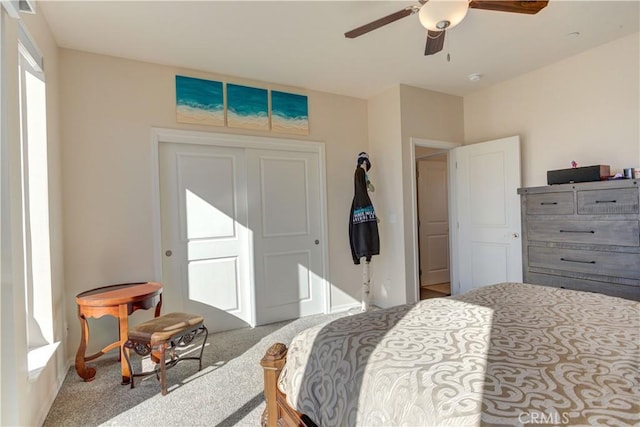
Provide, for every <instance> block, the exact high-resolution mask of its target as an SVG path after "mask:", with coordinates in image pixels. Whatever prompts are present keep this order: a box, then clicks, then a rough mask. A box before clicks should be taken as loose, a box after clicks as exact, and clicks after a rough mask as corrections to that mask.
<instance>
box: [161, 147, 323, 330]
mask: <svg viewBox="0 0 640 427" xmlns="http://www.w3.org/2000/svg"><path fill="white" fill-rule="evenodd" d="M159 162H160V202H161V203H160V204H161V227H162V245H163V251H164V257H163V263H162V267H163V281H164V291H163V292H164V297H163V306H164V307H163V312H169V311H175V310H182V311H189V312H194V313H200V314H203V315H204V316H205V320H206V323H207V327H208V328H209V330H210V331H218V330H228V329H234V328H239V327H244V326H255V325H256V324H265V323H270V322H275V321H279V320H287V319H292V318H297V317H301V316H307V315H311V314H318V313H322V312H323V311H324V301H323V298H322V296H323V290H324V279H323V277H324V264H323V251H324V249H323V248H324V244H325V243H324V242H323V241H322V238H321V234H322V223H323V213H322V211H321V202H320V196H321V184H320V178H319V173H320V162H319V155H318V153H313V152H297V151H282V150H258V149H251V148H240V147H238V148H229V147H221V146H216V145H197V144H183V143H177V144H176V143H160V148H159Z"/></svg>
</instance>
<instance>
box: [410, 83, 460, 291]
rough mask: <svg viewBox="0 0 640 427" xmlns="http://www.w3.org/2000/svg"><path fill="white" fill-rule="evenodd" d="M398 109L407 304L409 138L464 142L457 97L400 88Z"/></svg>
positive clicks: (413, 275)
mask: <svg viewBox="0 0 640 427" xmlns="http://www.w3.org/2000/svg"><path fill="white" fill-rule="evenodd" d="M400 96H401V98H400V99H401V110H402V170H401V173H402V183H403V184H402V185H403V186H402V192H403V194H404V198H403V205H404V206H403V208H404V229H403V231H404V251H405V254H406V256H405V257H404V260H403V262H404V265H405V276H404V278H403V279H404V280H403V283H404V285H405V288H406V295H407V302H410V301H417V300H418V299H419V294H418V277H417V266H416V264H417V253H416V252H417V238H416V230H415V225H416V224H415V218H416V217H415V215H414V214H415V213H414V200H415V197H416V196H415V193H414V191H412V189H413V188H414V187H413V184H414V183H413V182H412V176H414V175H412V174H411V171H412V169H414V168H415V164H414V163H413V162H412V161H411V157H412V156H411V155H412V153H411V150H412V147H411V138H412V137H417V138H422V139H430V140H436V141H445V142H461V141H463V140H464V121H463V120H464V115H463V100H462V98H461V97H459V96H454V95H448V94H444V93H440V92H433V91H430V90H426V89H419V88H415V87H411V86H405V85H401V86H400Z"/></svg>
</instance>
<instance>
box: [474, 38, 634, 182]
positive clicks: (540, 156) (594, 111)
mask: <svg viewBox="0 0 640 427" xmlns="http://www.w3.org/2000/svg"><path fill="white" fill-rule="evenodd" d="M639 40H640V37H639V36H638V33H636V34H633V35H630V36H627V37H624V38H622V39H619V40H617V41H614V42H611V43H608V44H605V45H603V46H600V47H597V48H595V49H592V50H589V51H587V52H584V53H582V54H580V55H577V56H574V57H571V58H568V59H566V60H563V61H561V62H558V63H556V64H553V65H550V66H548V67H545V68H541V69H539V70H536V71H533V72H531V73H528V74H525V75H523V76H520V77H518V78H516V79H513V80H510V81H508V82H505V83H501V84H498V85H495V86H492V87H490V88H488V89H486V90H482V91H479V92H477V93H474V94H472V95H469V96H466V97H465V98H464V117H465V121H464V125H465V141H466V143H475V142H479V141H484V140H491V139H497V138H501V137H505V136H510V135H520V136H521V141H522V174H523V175H522V177H523V179H522V184H523V185H524V186H539V185H546V184H547V180H546V172H547V170H553V169H563V168H568V167H570V163H571V161H572V160H575V161H576V162H578V165H580V166H589V165H598V164H605V165H610V166H611V170H612V173H614V172H620V171H621V170H622V168H625V167H630V166H636V167H637V166H640V131H639V127H640V109H639V105H638V104H639V100H640V96H639V95H640V90H639V86H638V84H639V83H638V82H639V81H640V71H639V64H640V58H639V52H640V47H639V43H640V42H639Z"/></svg>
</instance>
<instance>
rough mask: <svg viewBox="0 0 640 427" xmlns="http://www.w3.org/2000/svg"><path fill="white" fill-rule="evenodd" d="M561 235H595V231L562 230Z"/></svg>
mask: <svg viewBox="0 0 640 427" xmlns="http://www.w3.org/2000/svg"><path fill="white" fill-rule="evenodd" d="M560 232H561V233H587V234H595V231H594V230H560Z"/></svg>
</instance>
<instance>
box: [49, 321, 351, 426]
mask: <svg viewBox="0 0 640 427" xmlns="http://www.w3.org/2000/svg"><path fill="white" fill-rule="evenodd" d="M346 314H347V313H342V314H334V315H320V316H310V317H305V318H302V319H297V320H294V321H288V322H280V323H274V324H271V325H266V326H259V327H256V328H253V329H250V328H246V329H238V330H234V331H227V332H220V333H216V334H210V335H209V340H208V344H207V346H206V348H205V352H204V357H203V364H202V370H201V371H200V372H198V370H197V369H198V362H197V361H190V360H185V361H182V362H180V363H178V364H177V365H176V366H175V367H173V368H171V369H169V370H168V371H167V387H168V391H169V393H168V394H167V395H166V396H162V395H161V393H160V383H159V381H158V380H157V379H156V377H155V376H154V375H150V376H148V377H144V378H143V379H141V378H136V386H135V388H134V389H131V388H130V387H129V386H128V385H126V386H123V385H121V384H120V380H121V378H120V364H119V362H118V360H117V358H116V354H115V352H112V353H113V356H110V355H107V356H103V357H102V358H100V359H97V360H96V361H95V362H96V363H95V366H96V368H97V374H96V378H95V379H94V380H93V381H91V382H84V381H82V379H81V378H80V377H78V375H77V374H76V372H75V369H74V368H73V367H71V368H70V369H69V372H67V376H66V378H65V380H64V383H63V385H62V387H61V389H60V391H59V393H58V395H57V397H56V399H55V401H54V403H53V406H52V407H51V410H50V411H49V414H48V415H47V418H46V420H45V422H44V426H45V427H60V426H64V427H69V426H98V425H104V426H128V425H130V426H197V425H207V426H232V425H239V426H259V425H260V416H261V414H262V411H263V410H264V397H263V393H262V391H263V377H262V375H263V373H262V368H261V367H260V364H259V362H260V359H261V358H262V356H263V355H264V353H265V351H266V350H267V348H269V347H270V346H271V345H272V344H273V343H275V342H283V343H285V344H287V345H288V344H289V343H290V342H291V340H292V338H293V337H294V335H295V334H297V333H298V332H299V331H301V330H303V329H306V328H308V327H311V326H314V325H317V324H320V323H325V322H328V321H330V320H333V319H336V318H338V317H341V316H343V315H346ZM141 360H142V359H141V358H140V357H139V356H138V355H136V354H135V353H133V352H132V361H133V362H134V369H140V362H141ZM142 362H143V363H145V365H146V364H148V361H142Z"/></svg>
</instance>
